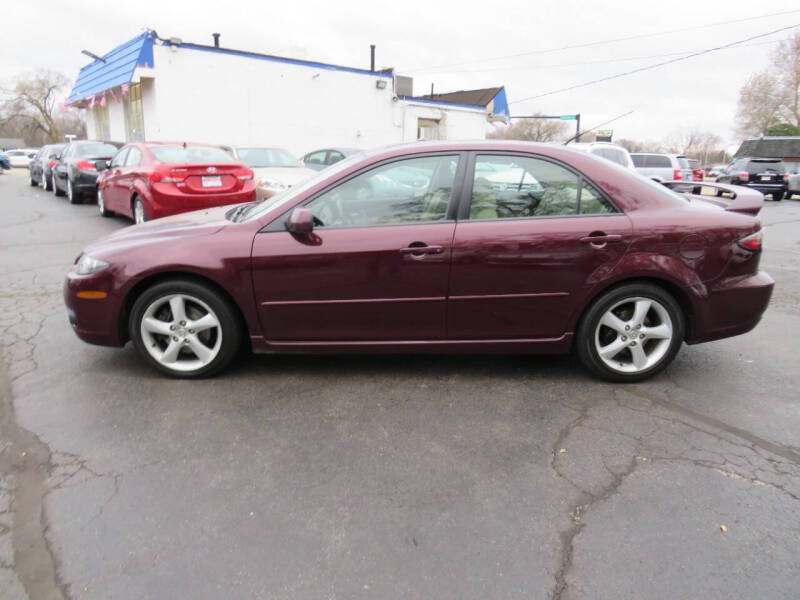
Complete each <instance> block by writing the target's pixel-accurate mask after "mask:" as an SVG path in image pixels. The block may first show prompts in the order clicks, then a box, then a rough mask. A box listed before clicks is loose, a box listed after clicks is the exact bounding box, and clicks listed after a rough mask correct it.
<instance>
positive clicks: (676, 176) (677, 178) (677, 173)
mask: <svg viewBox="0 0 800 600" xmlns="http://www.w3.org/2000/svg"><path fill="white" fill-rule="evenodd" d="M672 178H673V179H674V180H675V181H680V180H681V179H683V172H682V171H681V170H680V169H675V171H674V172H673V173H672Z"/></svg>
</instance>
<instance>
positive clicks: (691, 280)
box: [568, 252, 709, 332]
mask: <svg viewBox="0 0 800 600" xmlns="http://www.w3.org/2000/svg"><path fill="white" fill-rule="evenodd" d="M602 269H603V267H601V268H600V269H598V271H596V272H594V273H592V274H591V275H590V276H589V278H588V279H587V280H586V282H587V285H586V286H585V287H584V288H583V290H582V292H581V293H582V296H581V298H580V302H579V303H578V306H580V308H579V309H576V310H575V312H574V313H573V314H572V315H571V317H570V320H569V329H568V331H571V332H574V331H575V329H576V328H577V325H578V321H579V319H580V318H581V316H583V313H584V312H586V309H587V308H588V307H589V305H590V304H591V303H592V301H593V300H594V299H595V298H596V297H597V296H599V295H600V294H601V293H602V292H604V291H605V290H607V289H609V288H611V287H613V286H615V285H618V284H621V283H624V282H627V281H632V280H636V279H649V280H651V281H653V280H655V281H659V280H660V281H663V282H665V283H667V284H669V285H670V286H671V287H674V288H677V289H679V290H680V291H681V292H682V293H683V296H684V298H676V300H677V301H678V302H679V303H683V300H684V299H685V300H686V301H688V303H689V306H688V307H686V308H688V309H689V310H690V311H691V313H692V314H695V313H696V310H697V303H698V302H700V301H702V300H704V299H706V298H708V295H709V291H708V287H707V286H706V284H704V283H703V282H702V281H701V280H700V278H699V277H698V276H697V273H695V272H694V271H692V269H691V268H690V267H689V266H688V265H686V263H684V262H683V261H682V260H681V259H680V258H677V257H674V256H665V255H663V254H655V253H651V252H632V253H629V254H625V255H624V256H623V257H622V258H621V259H620V260H619V262H617V263H616V264H615V265H614V266H613V267H612V268H611V269H609V270H608V272H605V273H600V271H601V270H602ZM687 317H691V315H687Z"/></svg>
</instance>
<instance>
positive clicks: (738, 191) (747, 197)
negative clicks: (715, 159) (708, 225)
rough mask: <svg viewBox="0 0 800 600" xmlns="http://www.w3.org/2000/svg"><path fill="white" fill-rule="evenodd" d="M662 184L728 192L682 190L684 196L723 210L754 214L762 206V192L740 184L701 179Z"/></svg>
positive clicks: (663, 183)
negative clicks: (709, 181) (725, 194)
mask: <svg viewBox="0 0 800 600" xmlns="http://www.w3.org/2000/svg"><path fill="white" fill-rule="evenodd" d="M661 185H664V186H666V187H668V188H670V189H672V188H673V187H677V186H681V187H686V186H687V185H691V186H692V187H693V188H704V187H708V188H714V189H715V190H722V191H723V192H725V193H727V194H730V195H731V197H730V198H725V197H721V196H701V195H699V194H689V193H686V192H684V195H685V196H688V197H689V198H692V199H695V200H702V201H703V202H708V203H709V204H715V205H716V206H719V207H721V208H724V209H725V210H729V211H731V212H738V213H743V214H746V215H753V216H756V215H757V214H758V213H759V211H760V210H761V207H762V206H764V194H762V193H761V192H759V191H757V190H751V189H750V188H746V187H743V186H741V185H728V184H726V183H706V182H702V181H662V182H661Z"/></svg>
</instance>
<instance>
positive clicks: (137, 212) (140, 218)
mask: <svg viewBox="0 0 800 600" xmlns="http://www.w3.org/2000/svg"><path fill="white" fill-rule="evenodd" d="M133 220H134V222H135V223H136V224H137V225H139V224H140V223H144V222H145V221H146V220H147V216H146V215H145V214H144V204H142V201H141V200H139V199H138V198H137V199H136V202H134V203H133Z"/></svg>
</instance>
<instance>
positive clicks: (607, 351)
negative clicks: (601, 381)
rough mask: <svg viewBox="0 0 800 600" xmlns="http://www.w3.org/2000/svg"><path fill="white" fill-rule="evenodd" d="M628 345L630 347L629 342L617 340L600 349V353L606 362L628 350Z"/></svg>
mask: <svg viewBox="0 0 800 600" xmlns="http://www.w3.org/2000/svg"><path fill="white" fill-rule="evenodd" d="M627 345H628V344H627V342H623V341H622V340H621V339H619V338H617V339H616V340H614V341H613V342H611V343H610V344H608V345H607V346H603V347H601V348H599V350H598V351H599V353H600V356H602V357H603V358H605V359H606V360H611V359H613V358H614V357H615V356H616V355H617V354H619V353H620V352H622V351H623V350H624V349H625V348H626V346H627Z"/></svg>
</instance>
